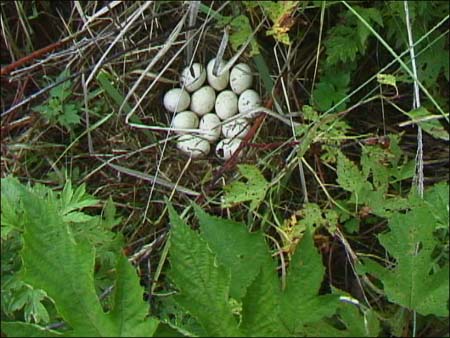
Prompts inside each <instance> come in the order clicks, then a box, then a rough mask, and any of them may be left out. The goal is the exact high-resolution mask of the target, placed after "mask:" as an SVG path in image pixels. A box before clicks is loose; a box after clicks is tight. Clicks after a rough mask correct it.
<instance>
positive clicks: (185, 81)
mask: <svg viewBox="0 0 450 338" xmlns="http://www.w3.org/2000/svg"><path fill="white" fill-rule="evenodd" d="M205 80H206V70H205V68H204V67H203V66H202V65H201V64H200V63H194V64H193V65H192V67H191V68H189V67H186V68H184V69H183V71H182V72H181V78H180V83H181V86H183V85H184V89H186V90H187V91H188V92H193V91H196V90H197V89H199V88H200V87H201V86H203V84H204V83H205Z"/></svg>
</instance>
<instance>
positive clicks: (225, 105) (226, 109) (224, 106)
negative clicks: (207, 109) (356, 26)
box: [215, 90, 238, 120]
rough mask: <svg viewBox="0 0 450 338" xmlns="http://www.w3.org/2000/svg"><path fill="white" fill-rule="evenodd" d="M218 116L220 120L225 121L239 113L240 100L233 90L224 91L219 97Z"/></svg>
mask: <svg viewBox="0 0 450 338" xmlns="http://www.w3.org/2000/svg"><path fill="white" fill-rule="evenodd" d="M215 109H216V114H217V116H219V118H220V119H222V120H225V119H227V118H229V117H231V116H233V115H235V114H236V113H237V111H238V98H237V96H236V94H235V93H233V92H232V91H231V90H224V91H223V92H220V93H219V95H217V99H216V105H215Z"/></svg>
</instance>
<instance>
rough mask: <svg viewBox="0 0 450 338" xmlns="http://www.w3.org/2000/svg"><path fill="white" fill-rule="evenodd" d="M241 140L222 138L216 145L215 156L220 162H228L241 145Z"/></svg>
mask: <svg viewBox="0 0 450 338" xmlns="http://www.w3.org/2000/svg"><path fill="white" fill-rule="evenodd" d="M241 142H242V140H240V139H238V138H234V139H231V138H224V139H223V140H220V142H219V143H217V146H216V155H217V157H219V158H221V159H222V160H228V159H230V157H231V156H233V154H234V153H235V152H236V150H237V149H238V148H239V146H240V145H241Z"/></svg>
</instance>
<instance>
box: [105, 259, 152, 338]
mask: <svg viewBox="0 0 450 338" xmlns="http://www.w3.org/2000/svg"><path fill="white" fill-rule="evenodd" d="M116 273H117V280H116V283H115V287H114V307H113V309H112V311H111V312H109V313H108V317H109V319H110V321H111V323H114V325H115V328H116V332H115V334H114V336H116V337H149V336H152V335H153V333H154V332H155V330H156V328H157V326H158V320H157V319H155V318H149V319H147V316H148V315H149V313H148V312H149V306H148V304H147V303H146V302H145V301H144V299H143V289H142V287H141V286H140V282H139V277H138V276H137V274H136V270H135V269H134V268H133V267H132V265H131V264H130V263H129V262H128V260H127V259H126V258H125V256H123V255H119V258H118V261H117V266H116Z"/></svg>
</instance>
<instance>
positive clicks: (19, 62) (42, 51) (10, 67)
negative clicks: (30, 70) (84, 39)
mask: <svg viewBox="0 0 450 338" xmlns="http://www.w3.org/2000/svg"><path fill="white" fill-rule="evenodd" d="M72 39H73V36H69V37H68V38H67V39H64V40H61V41H58V42H55V43H52V44H51V45H48V46H46V47H43V48H41V49H38V50H37V51H35V52H33V53H31V54H29V55H27V56H24V57H23V58H21V59H19V60H17V61H16V62H13V63H10V64H9V65H7V66H5V67H2V68H1V69H0V76H6V75H8V74H9V73H11V72H12V71H13V70H14V69H16V68H19V67H21V66H23V65H24V64H26V63H28V62H30V61H33V60H34V59H37V58H38V57H40V56H41V55H44V54H46V53H48V52H51V51H53V50H55V49H57V48H59V47H61V46H63V45H65V44H66V43H68V42H70V40H72Z"/></svg>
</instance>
